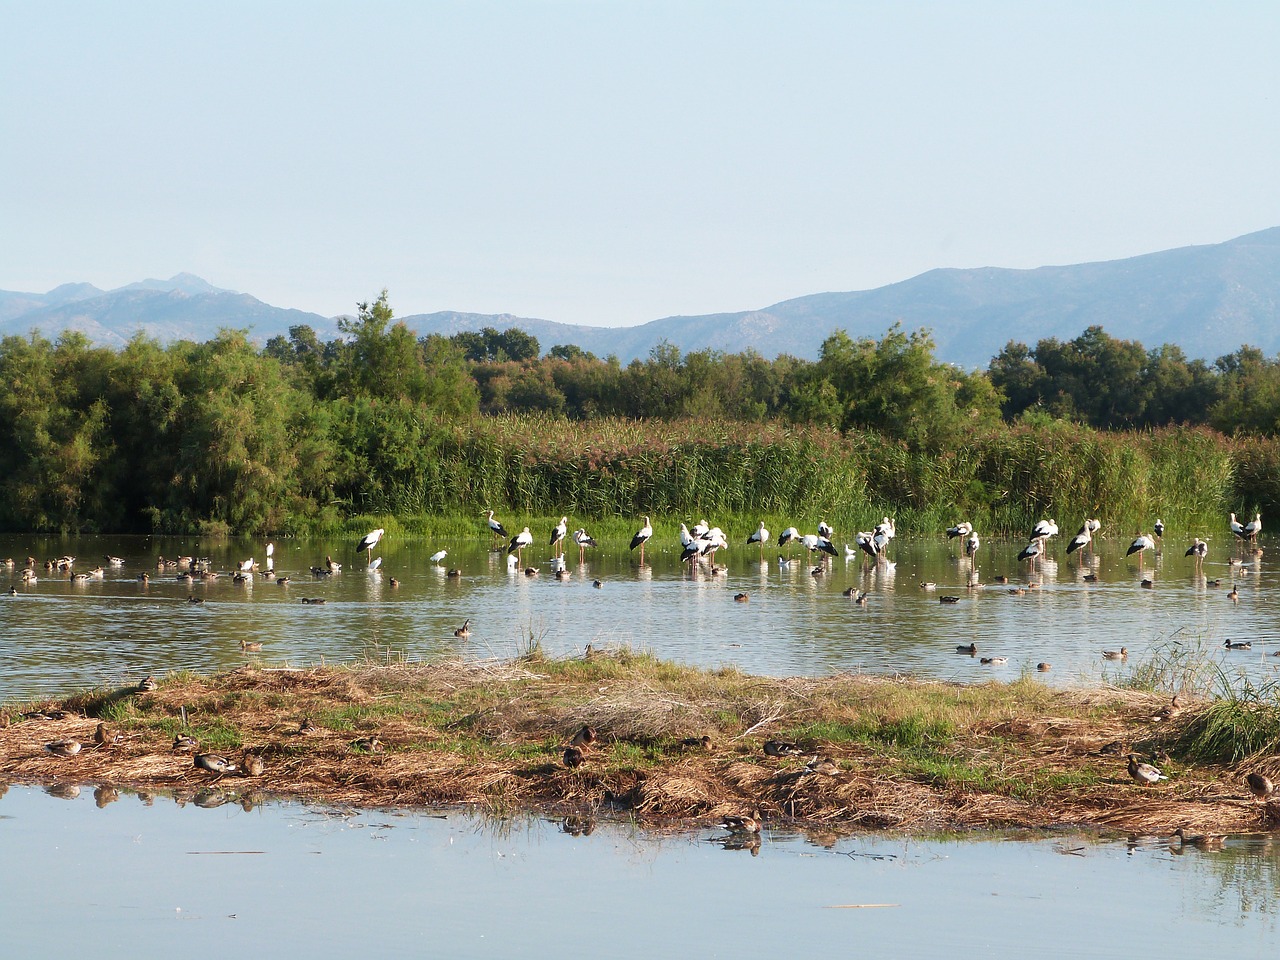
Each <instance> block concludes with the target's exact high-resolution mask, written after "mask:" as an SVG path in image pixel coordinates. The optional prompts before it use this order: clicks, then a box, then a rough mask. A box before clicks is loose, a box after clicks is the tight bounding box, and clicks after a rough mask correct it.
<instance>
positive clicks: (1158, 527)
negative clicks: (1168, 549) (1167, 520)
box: [1151, 517, 1164, 540]
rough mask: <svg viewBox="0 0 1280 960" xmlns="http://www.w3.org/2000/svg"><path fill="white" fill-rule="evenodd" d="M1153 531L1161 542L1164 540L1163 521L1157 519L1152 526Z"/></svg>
mask: <svg viewBox="0 0 1280 960" xmlns="http://www.w3.org/2000/svg"><path fill="white" fill-rule="evenodd" d="M1151 529H1152V530H1154V531H1155V534H1156V538H1157V539H1159V540H1163V539H1164V521H1163V520H1161V519H1160V518H1159V517H1156V522H1155V523H1154V524H1153V525H1152V527H1151Z"/></svg>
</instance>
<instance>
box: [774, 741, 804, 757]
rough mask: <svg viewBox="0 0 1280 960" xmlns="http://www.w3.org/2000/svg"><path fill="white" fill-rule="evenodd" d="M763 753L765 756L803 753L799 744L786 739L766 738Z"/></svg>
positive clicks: (789, 755) (786, 755)
mask: <svg viewBox="0 0 1280 960" xmlns="http://www.w3.org/2000/svg"><path fill="white" fill-rule="evenodd" d="M764 753H765V756H767V757H799V756H803V755H804V751H803V750H801V749H800V746H799V744H795V743H791V742H789V741H787V740H766V741H765V742H764Z"/></svg>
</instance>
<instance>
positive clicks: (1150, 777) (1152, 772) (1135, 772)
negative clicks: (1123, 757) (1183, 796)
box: [1129, 753, 1169, 787]
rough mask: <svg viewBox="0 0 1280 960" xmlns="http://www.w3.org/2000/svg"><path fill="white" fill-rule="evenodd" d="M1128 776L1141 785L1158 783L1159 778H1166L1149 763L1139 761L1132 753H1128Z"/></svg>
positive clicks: (1166, 778)
mask: <svg viewBox="0 0 1280 960" xmlns="http://www.w3.org/2000/svg"><path fill="white" fill-rule="evenodd" d="M1129 776H1130V777H1132V778H1133V779H1134V781H1135V782H1136V783H1140V784H1142V785H1143V786H1147V787H1149V786H1151V784H1153V783H1159V782H1160V781H1161V780H1168V779H1169V778H1168V777H1166V776H1165V775H1164V774H1163V773H1161V772H1160V771H1159V769H1157V768H1156V767H1153V766H1152V765H1151V764H1149V763H1139V762H1138V758H1137V756H1136V755H1134V754H1132V753H1131V754H1129Z"/></svg>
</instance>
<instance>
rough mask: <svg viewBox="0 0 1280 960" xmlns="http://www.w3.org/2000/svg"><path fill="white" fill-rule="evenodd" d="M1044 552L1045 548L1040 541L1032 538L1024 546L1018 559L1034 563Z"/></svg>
mask: <svg viewBox="0 0 1280 960" xmlns="http://www.w3.org/2000/svg"><path fill="white" fill-rule="evenodd" d="M1043 552H1044V550H1043V548H1042V547H1041V545H1040V541H1039V540H1032V541H1031V542H1030V543H1028V544H1027V545H1026V546H1025V547H1023V548H1022V552H1021V553H1019V554H1018V560H1020V561H1021V560H1029V561H1031V562H1033V563H1034V562H1035V561H1036V560H1038V559H1040V554H1041V553H1043Z"/></svg>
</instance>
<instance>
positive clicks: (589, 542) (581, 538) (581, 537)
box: [573, 524, 683, 562]
mask: <svg viewBox="0 0 1280 960" xmlns="http://www.w3.org/2000/svg"><path fill="white" fill-rule="evenodd" d="M681 526H683V524H681ZM573 542H574V543H576V544H577V545H578V561H579V562H581V561H582V560H583V559H585V558H586V555H587V547H597V546H599V544H598V543H596V538H595V537H593V536H591V534H589V533H587V531H586V529H585V528H579V529H577V530H575V531H573Z"/></svg>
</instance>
